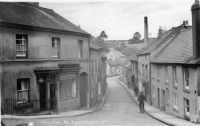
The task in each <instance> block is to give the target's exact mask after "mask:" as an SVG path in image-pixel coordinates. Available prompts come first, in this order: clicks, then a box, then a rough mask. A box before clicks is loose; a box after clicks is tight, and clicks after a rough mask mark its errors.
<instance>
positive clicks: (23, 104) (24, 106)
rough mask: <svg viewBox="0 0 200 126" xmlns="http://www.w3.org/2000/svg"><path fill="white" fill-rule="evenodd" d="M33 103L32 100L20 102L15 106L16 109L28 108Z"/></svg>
mask: <svg viewBox="0 0 200 126" xmlns="http://www.w3.org/2000/svg"><path fill="white" fill-rule="evenodd" d="M32 105H33V104H32V103H30V102H27V103H19V104H17V105H16V106H15V109H24V108H28V107H31V106H32Z"/></svg>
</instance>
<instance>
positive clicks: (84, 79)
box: [80, 73, 88, 107]
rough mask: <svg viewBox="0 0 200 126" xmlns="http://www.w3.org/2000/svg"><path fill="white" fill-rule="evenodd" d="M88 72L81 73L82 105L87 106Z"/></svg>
mask: <svg viewBox="0 0 200 126" xmlns="http://www.w3.org/2000/svg"><path fill="white" fill-rule="evenodd" d="M87 78H88V77H87V73H82V74H81V75H80V102H81V107H86V106H87V88H88V84H87V83H88V81H87Z"/></svg>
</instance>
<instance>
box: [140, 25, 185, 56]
mask: <svg viewBox="0 0 200 126" xmlns="http://www.w3.org/2000/svg"><path fill="white" fill-rule="evenodd" d="M182 27H184V26H183V25H180V26H178V27H173V28H172V29H170V30H168V31H166V32H165V33H163V34H162V35H161V36H159V37H158V38H155V39H150V40H149V42H147V43H149V44H148V45H147V47H145V48H144V49H142V50H140V52H139V53H138V55H143V54H148V53H151V52H153V51H154V50H156V49H158V48H159V47H160V46H161V45H162V44H163V43H165V42H166V41H167V40H169V39H170V38H172V37H173V36H174V35H175V34H177V33H178V31H179V30H180V29H181V28H182Z"/></svg>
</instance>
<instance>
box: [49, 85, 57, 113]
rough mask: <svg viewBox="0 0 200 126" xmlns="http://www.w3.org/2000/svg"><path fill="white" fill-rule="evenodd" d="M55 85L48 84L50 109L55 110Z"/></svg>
mask: <svg viewBox="0 0 200 126" xmlns="http://www.w3.org/2000/svg"><path fill="white" fill-rule="evenodd" d="M55 95H56V93H55V84H50V109H51V110H52V109H55V105H56V97H55Z"/></svg>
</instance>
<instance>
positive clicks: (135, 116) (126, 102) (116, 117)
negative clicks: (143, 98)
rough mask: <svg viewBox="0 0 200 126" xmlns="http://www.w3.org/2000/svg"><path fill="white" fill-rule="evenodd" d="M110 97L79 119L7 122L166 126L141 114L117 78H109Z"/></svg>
mask: <svg viewBox="0 0 200 126" xmlns="http://www.w3.org/2000/svg"><path fill="white" fill-rule="evenodd" d="M108 88H109V92H110V94H109V96H108V98H107V101H106V103H105V105H104V106H103V107H102V109H100V110H99V111H97V112H94V113H92V114H87V115H83V116H78V117H62V118H50V119H34V120H5V123H6V124H7V125H8V126H13V125H16V124H20V123H27V122H32V123H33V125H34V126H166V124H163V123H162V122H159V121H157V120H155V119H153V118H151V117H149V116H148V115H147V114H140V113H139V108H138V106H137V105H136V103H135V102H134V101H133V100H132V99H131V98H130V96H129V95H128V93H127V92H126V90H125V89H124V87H122V86H121V85H120V84H119V80H118V78H117V77H112V78H108Z"/></svg>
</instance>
